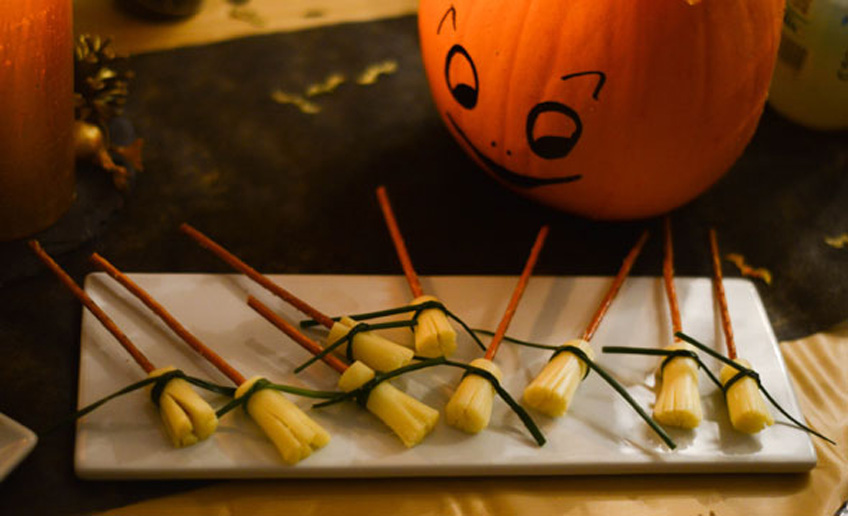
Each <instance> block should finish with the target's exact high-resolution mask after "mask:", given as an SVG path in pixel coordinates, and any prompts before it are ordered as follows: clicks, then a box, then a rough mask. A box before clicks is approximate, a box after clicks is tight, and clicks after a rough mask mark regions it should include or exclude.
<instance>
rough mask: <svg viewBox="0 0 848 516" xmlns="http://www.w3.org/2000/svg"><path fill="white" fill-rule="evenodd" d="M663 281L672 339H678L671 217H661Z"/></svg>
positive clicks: (679, 321)
mask: <svg viewBox="0 0 848 516" xmlns="http://www.w3.org/2000/svg"><path fill="white" fill-rule="evenodd" d="M663 237H664V238H663V283H664V284H665V293H666V297H667V298H668V309H669V311H670V312H671V329H672V334H673V335H675V337H674V340H675V341H678V340H680V339H679V338H678V337H677V336H676V335H677V333H678V332H681V331H683V323H682V322H681V320H680V305H678V304H677V289H676V288H675V287H674V243H673V242H672V238H671V218H670V217H669V216H668V215H666V216H665V218H663Z"/></svg>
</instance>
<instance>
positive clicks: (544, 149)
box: [527, 102, 583, 159]
mask: <svg viewBox="0 0 848 516" xmlns="http://www.w3.org/2000/svg"><path fill="white" fill-rule="evenodd" d="M537 126H538V127H537ZM569 131H570V134H568V133H569ZM537 132H540V133H542V135H541V136H536V133H537ZM582 132H583V124H582V122H580V116H579V115H578V114H577V112H576V111H574V110H573V109H571V108H570V107H568V106H566V105H565V104H561V103H559V102H541V103H539V104H536V105H535V106H533V109H531V110H530V112H529V113H528V114H527V143H528V144H529V145H530V150H532V151H533V153H534V154H536V155H537V156H539V157H540V158H544V159H557V158H564V157H565V156H568V153H569V152H571V149H573V148H574V146H575V145H577V141H578V140H579V139H580V134H581V133H582ZM551 133H553V134H551Z"/></svg>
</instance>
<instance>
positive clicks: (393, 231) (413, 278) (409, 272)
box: [377, 186, 424, 298]
mask: <svg viewBox="0 0 848 516" xmlns="http://www.w3.org/2000/svg"><path fill="white" fill-rule="evenodd" d="M377 200H378V201H379V202H380V210H382V212H383V219H384V220H385V221H386V227H387V228H388V229H389V235H391V237H392V243H393V244H394V246H395V252H397V255H398V259H399V260H400V266H401V267H403V274H404V275H405V276H406V282H407V283H409V289H410V290H411V291H412V297H416V298H418V297H421V296H423V295H424V289H422V288H421V280H419V279H418V274H417V273H416V272H415V268H413V266H412V259H411V258H410V257H409V251H408V250H407V249H406V243H405V242H404V240H403V235H402V234H401V232H400V226H398V223H397V219H396V218H395V214H394V211H392V205H391V203H390V202H389V194H388V193H386V187H385V186H380V187H378V188H377Z"/></svg>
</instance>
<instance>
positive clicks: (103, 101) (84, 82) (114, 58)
mask: <svg viewBox="0 0 848 516" xmlns="http://www.w3.org/2000/svg"><path fill="white" fill-rule="evenodd" d="M110 44H111V40H110V39H109V38H104V39H101V38H100V36H93V35H90V34H83V35H81V36H80V37H79V39H78V40H77V44H76V47H75V49H74V57H75V67H74V91H75V95H74V97H75V111H76V118H77V120H81V121H84V122H88V123H92V124H95V125H97V126H99V127H101V128H105V127H106V126H107V124H108V123H109V120H111V119H112V118H114V117H116V116H118V115H120V114H121V113H122V112H123V109H124V104H125V103H126V100H127V93H128V87H129V81H130V79H132V77H133V73H132V71H131V70H130V69H129V60H128V59H127V58H126V57H125V56H118V55H116V54H115V51H114V50H113V49H112V47H111V46H110Z"/></svg>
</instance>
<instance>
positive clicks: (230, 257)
mask: <svg viewBox="0 0 848 516" xmlns="http://www.w3.org/2000/svg"><path fill="white" fill-rule="evenodd" d="M180 231H182V232H183V233H185V234H186V235H188V236H189V237H191V238H192V239H193V240H194V241H195V242H197V243H198V244H199V245H200V247H204V248H206V249H208V250H210V251H212V253H213V254H214V255H215V256H217V257H218V258H220V259H221V260H222V261H223V262H225V263H226V264H227V265H229V266H230V267H232V268H233V269H235V270H237V271H239V272H241V273H242V274H244V275H246V276H247V277H248V278H250V279H252V280H253V281H255V282H256V283H259V284H260V285H261V286H263V287H264V288H265V289H266V290H268V291H269V292H271V293H272V294H274V295H275V296H277V297H279V298H280V299H282V300H283V301H285V302H286V303H288V304H290V305H292V306H293V307H295V308H296V309H297V310H299V311H300V312H302V313H304V314H306V316H307V317H309V318H311V319H314V320H316V321H318V324H320V325H322V326H324V327H326V328H332V327H333V319H331V318H330V317H329V316H327V315H326V314H324V313H322V312H320V311H318V309H317V308H315V307H313V306H311V305H310V304H308V303H306V302H305V301H303V300H302V299H300V298H298V297H297V296H295V295H294V294H292V293H291V292H289V291H288V290H286V289H284V288H283V287H281V286H279V285H277V284H276V283H274V282H273V281H271V280H270V279H268V278H267V277H266V276H263V275H262V274H260V273H259V272H258V271H257V270H256V269H254V268H253V267H251V266H250V265H248V264H246V263H244V262H243V261H241V260H240V259H239V258H237V257H236V256H235V255H234V254H232V253H231V252H229V251H227V250H226V249H224V248H223V247H222V246H221V245H219V244H217V243H215V242H214V241H212V239H210V238H209V237H207V236H206V235H204V234H203V233H201V232H200V231H198V230H196V229H194V228H193V227H191V226H190V225H188V224H185V223H183V224H182V225H181V226H180Z"/></svg>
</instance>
